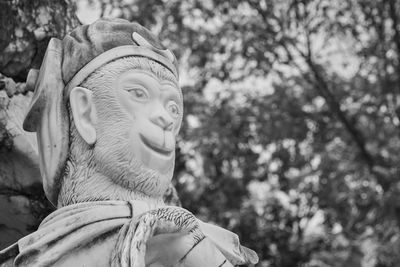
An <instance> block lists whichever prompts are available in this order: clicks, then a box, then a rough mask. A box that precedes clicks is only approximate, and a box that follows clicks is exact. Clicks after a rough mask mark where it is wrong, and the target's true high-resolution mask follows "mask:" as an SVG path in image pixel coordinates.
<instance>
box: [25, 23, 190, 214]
mask: <svg viewBox="0 0 400 267" xmlns="http://www.w3.org/2000/svg"><path fill="white" fill-rule="evenodd" d="M27 86H34V87H35V93H34V97H33V100H32V103H31V107H30V109H29V112H28V115H27V117H26V119H25V122H24V129H26V130H28V131H35V132H37V138H38V146H39V154H40V169H41V173H42V176H43V184H44V189H45V193H46V195H47V197H48V198H49V200H50V201H51V202H52V203H53V204H55V205H56V204H57V203H58V205H61V206H62V205H67V204H72V203H76V202H82V201H93V200H108V199H123V200H129V199H132V197H139V198H140V197H143V198H151V199H161V197H162V196H163V193H164V192H165V190H166V189H167V187H168V185H169V183H170V180H171V178H172V174H173V169H174V161H175V137H176V135H177V134H178V131H179V128H180V124H181V121H182V112H183V102H182V94H181V91H180V88H179V86H178V72H177V67H176V59H175V57H174V55H173V54H172V53H171V52H170V51H169V50H167V49H165V48H164V47H163V46H162V45H161V43H160V42H159V41H158V39H157V38H156V37H155V36H153V35H152V34H151V33H150V32H149V31H148V30H146V29H145V28H143V27H142V26H140V25H138V24H136V23H130V22H128V21H125V20H120V19H113V20H106V19H101V20H98V21H96V22H95V23H93V24H91V25H84V26H80V27H78V28H76V29H75V30H74V31H72V32H71V33H70V34H69V35H67V36H66V37H65V38H64V39H63V40H62V41H60V40H58V39H52V40H51V41H50V43H49V46H48V48H47V51H46V55H45V58H44V60H43V63H42V66H41V69H40V71H39V72H37V71H36V72H35V71H33V72H31V73H30V75H29V76H28V81H27Z"/></svg>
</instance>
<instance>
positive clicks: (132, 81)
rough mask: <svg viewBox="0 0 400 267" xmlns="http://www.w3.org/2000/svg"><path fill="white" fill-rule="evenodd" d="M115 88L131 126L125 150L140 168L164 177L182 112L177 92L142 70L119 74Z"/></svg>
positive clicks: (166, 82)
mask: <svg viewBox="0 0 400 267" xmlns="http://www.w3.org/2000/svg"><path fill="white" fill-rule="evenodd" d="M115 88H116V95H117V99H118V101H119V102H120V104H121V107H122V109H123V111H124V112H126V114H127V115H128V117H129V119H130V123H131V125H130V127H129V128H130V129H129V144H127V146H129V148H130V149H131V150H132V152H133V154H134V155H135V157H136V159H137V160H139V161H140V162H141V163H142V164H144V165H145V166H147V167H148V168H150V169H153V170H157V171H159V172H160V173H162V174H166V173H167V172H168V171H169V169H170V166H171V165H172V166H173V164H174V160H175V136H176V134H177V133H178V131H179V127H180V118H181V115H182V110H183V107H182V99H181V96H180V93H179V90H180V89H179V88H177V86H176V85H175V84H173V83H172V82H170V81H167V80H160V79H159V78H158V77H156V76H155V75H154V74H153V73H151V72H148V71H142V70H130V71H127V72H125V73H122V74H121V75H120V76H119V77H118V78H117V79H116V81H115Z"/></svg>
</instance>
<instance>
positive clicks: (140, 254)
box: [111, 206, 205, 267]
mask: <svg viewBox="0 0 400 267" xmlns="http://www.w3.org/2000/svg"><path fill="white" fill-rule="evenodd" d="M204 238H205V236H204V234H203V233H202V231H201V230H200V226H199V223H198V221H197V219H196V217H195V216H194V215H193V214H192V213H191V212H189V211H187V210H185V209H183V208H180V207H173V206H168V207H162V208H158V209H155V210H152V211H149V212H147V213H145V214H143V215H142V216H141V217H140V218H139V219H138V220H132V221H131V222H130V223H128V224H125V225H124V226H123V227H122V228H121V230H120V233H119V236H118V240H117V245H116V247H115V250H114V252H113V258H112V262H111V265H112V266H122V267H139V266H140V267H142V266H145V265H151V264H153V263H156V262H157V263H159V262H162V263H163V264H165V265H167V266H171V265H174V264H175V263H177V262H178V261H179V260H180V259H182V258H183V257H185V255H186V254H187V253H188V252H189V251H190V250H191V249H192V248H193V247H195V246H196V245H197V244H198V243H199V242H200V241H201V240H203V239H204ZM146 251H147V253H146Z"/></svg>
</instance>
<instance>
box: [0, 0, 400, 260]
mask: <svg viewBox="0 0 400 267" xmlns="http://www.w3.org/2000/svg"><path fill="white" fill-rule="evenodd" d="M0 5H1V8H0V21H1V27H2V28H1V30H0V51H3V52H2V53H1V55H0V73H2V74H3V75H2V76H1V83H0V84H1V86H0V100H1V101H0V107H2V109H0V145H1V148H0V152H1V153H0V157H1V159H3V160H2V161H0V164H1V166H2V168H0V169H1V171H0V178H1V179H3V181H0V202H1V201H2V202H1V203H2V204H1V205H0V212H1V213H0V214H1V215H0V217H2V216H3V215H4V214H7V215H4V216H3V219H0V236H1V235H3V237H5V236H6V234H5V233H7V240H8V241H7V242H8V244H9V243H10V242H11V241H13V240H14V241H15V240H16V239H18V238H19V237H20V236H21V235H23V234H26V233H27V232H30V231H32V230H34V229H35V227H37V223H38V222H39V221H40V220H41V218H43V217H44V216H45V215H47V213H48V212H49V211H50V210H51V208H50V207H49V206H48V203H46V201H45V199H44V198H43V193H42V191H41V188H40V184H39V185H38V183H40V178H35V179H36V180H35V179H33V180H34V181H32V182H31V183H29V184H28V185H26V184H23V185H21V183H23V182H22V181H19V182H15V181H14V180H15V179H17V180H18V179H20V178H18V177H22V176H21V175H25V176H26V177H30V178H31V177H32V176H34V175H32V173H35V175H36V176H35V177H37V175H38V174H37V167H35V166H34V164H33V163H34V159H33V160H31V161H30V162H33V163H31V165H32V166H33V167H31V168H32V170H31V171H28V174H21V175H20V176H18V174H17V172H15V171H14V172H13V168H14V169H15V168H17V169H18V170H20V169H21V168H22V167H15V164H16V163H15V162H17V163H18V162H21V160H20V158H18V156H17V157H16V159H15V160H14V161H12V159H11V157H10V155H21V154H23V155H26V153H27V152H26V151H27V150H29V149H31V150H33V152H32V153H33V154H34V152H35V151H34V148H32V147H28V148H29V149H28V148H26V147H25V148H19V149H20V150H22V152H21V151H18V145H19V147H21V145H20V144H19V143H18V142H20V141H19V140H16V138H15V137H21V135H22V133H20V132H18V131H17V130H15V128H18V127H17V126H14V128H12V127H11V126H10V123H11V122H12V121H13V120H14V121H15V120H18V119H15V118H10V117H12V116H11V115H10V114H13V112H14V110H12V108H14V107H13V106H12V103H14V102H15V101H17V100H18V99H19V98H23V97H24V98H29V95H30V94H31V92H26V91H24V90H25V89H24V84H23V83H22V82H24V81H25V78H26V73H27V70H28V69H29V68H31V67H37V66H38V65H39V64H40V62H41V58H42V56H43V51H44V49H45V47H46V44H47V42H48V40H49V38H50V37H52V36H56V37H59V38H61V37H62V36H64V35H65V33H66V32H68V31H69V30H70V29H71V28H73V27H74V26H76V25H78V24H79V23H90V22H92V21H94V20H95V19H96V18H98V17H120V18H125V19H128V20H130V21H136V22H139V23H140V24H142V25H144V26H145V27H147V28H149V29H151V30H152V31H153V32H154V33H155V34H157V35H159V36H160V39H161V40H163V43H164V44H165V46H167V47H168V48H169V49H171V50H173V52H174V53H175V55H176V56H177V58H178V60H179V63H180V73H181V81H180V82H181V86H182V90H183V94H184V102H185V117H184V124H183V129H182V131H181V133H180V137H179V141H178V149H177V161H176V170H175V178H174V181H173V184H174V186H175V188H176V189H177V192H178V195H179V198H180V201H181V203H182V206H183V207H185V208H187V209H188V210H190V211H192V212H193V213H195V214H196V216H198V217H199V218H201V219H203V220H205V221H209V222H214V223H217V224H219V225H221V226H223V227H225V228H227V229H230V230H232V231H234V232H236V233H237V234H238V235H239V236H240V238H241V240H242V242H243V244H244V245H246V246H248V247H250V248H252V249H254V250H256V251H257V253H258V255H259V256H260V263H259V264H258V265H257V266H279V267H291V266H316V267H317V266H318V267H328V266H332V267H334V266H335V267H336V266H355V267H357V266H363V267H372V266H377V267H378V266H379V267H383V266H399V262H400V254H399V253H398V252H399V251H400V228H399V226H400V201H399V200H400V194H399V193H400V183H399V182H400V180H399V174H400V169H399V163H400V153H399V152H400V150H399V149H400V1H398V0H376V1H373V0H348V1H330V0H261V1H258V0H257V1H256V0H244V1H239V0H231V1H222V0H188V1H177V0H171V1H163V0H143V1H139V0H109V1H107V0H101V1H72V0H54V1H50V0H38V1H28V0H26V1H17V0H14V1H11V0H6V1H5V2H2V3H1V4H0ZM10 84H11V85H10ZM10 86H11V87H12V86H14V87H12V88H14V89H12V90H11V89H10ZM10 90H11V91H10ZM3 99H4V101H3ZM18 101H20V100H18ZM5 103H6V104H5ZM10 103H11V104H10ZM18 103H19V102H18ZM26 103H28V102H23V104H19V107H20V109H21V110H23V106H24V105H25V106H26V105H27V104H26ZM17 106H18V105H17ZM10 110H11V111H12V112H11V111H10ZM22 113H23V112H22V111H21V114H22ZM20 117H22V115H21V116H20ZM19 120H21V119H19ZM10 121H11V122H10ZM10 127H11V128H10ZM10 129H11V130H10ZM13 131H14V132H13ZM16 132H18V133H16ZM26 138H27V139H29V140H31V138H32V137H31V136H29V137H26ZM15 147H17V148H15ZM16 149H17V150H16ZM15 151H17V152H15ZM13 153H14V154H13ZM24 153H25V154H24ZM36 153H37V152H36ZM7 160H8V161H11V163H10V164H11V165H10V164H9V165H6V164H5V162H8V161H7ZM13 164H14V165H13ZM10 166H11V167H10ZM13 166H14V167H13ZM24 168H28V167H27V164H25V166H24ZM4 169H6V171H4ZM10 173H11V174H10ZM7 175H8V176H7ZM25 176H24V177H25ZM4 177H8V178H7V179H8V180H7V179H5V178H4ZM10 177H11V178H10ZM1 179H0V180H1ZM10 179H11V180H12V179H14V180H12V181H11V182H10V181H9V180H10ZM26 179H28V178H26ZM26 179H25V180H24V181H26ZM22 180H23V179H22ZM4 181H6V182H4ZM18 183H19V184H18ZM27 188H28V189H27ZM13 201H14V202H13ZM12 202H13V204H12V205H14V206H12V207H13V208H12V209H13V210H16V209H17V208H15V207H17V206H18V205H19V206H18V207H22V208H21V209H22V210H23V212H22V213H23V215H24V216H25V215H26V216H28V217H29V216H31V214H34V215H33V217H32V216H31V217H32V218H31V217H30V218H31V219H30V220H31V221H30V224H29V227H27V228H24V229H19V228H18V229H17V230H16V231H15V233H14V232H10V231H8V232H7V227H8V228H10V222H8V223H5V222H4V221H7V220H8V221H13V219H12V218H13V217H12V216H14V215H15V214H14V215H13V213H12V212H11V213H10V208H9V207H11V204H10V203H12ZM15 203H17V204H15ZM7 205H8V206H7ZM32 210H33V212H31V211H32ZM7 212H8V213H7ZM29 212H31V213H29ZM9 213H10V214H9ZM14 213H15V212H14ZM27 214H28V215H27ZM17 215H18V214H17ZM20 215H21V214H20ZM20 215H18V216H20ZM10 216H11V217H10ZM6 217H7V218H8V219H7V220H6V219H5V218H6ZM10 218H11V219H10ZM18 218H20V217H18ZM24 218H25V217H24ZM19 220H20V221H21V223H22V224H23V223H24V222H26V221H27V219H23V220H22V219H19ZM2 231H3V232H2ZM13 233H14V234H13ZM0 239H2V238H1V237H0ZM7 242H4V243H3V245H4V246H5V245H7V244H6V243H7Z"/></svg>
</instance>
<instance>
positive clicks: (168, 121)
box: [150, 108, 174, 131]
mask: <svg viewBox="0 0 400 267" xmlns="http://www.w3.org/2000/svg"><path fill="white" fill-rule="evenodd" d="M150 120H151V121H152V122H153V123H154V124H156V125H158V126H160V127H161V128H162V129H163V130H164V131H172V128H173V124H174V121H173V119H172V117H171V116H170V115H169V114H168V112H167V111H166V110H165V109H164V108H158V109H157V110H155V111H154V112H153V114H152V115H151V117H150Z"/></svg>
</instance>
